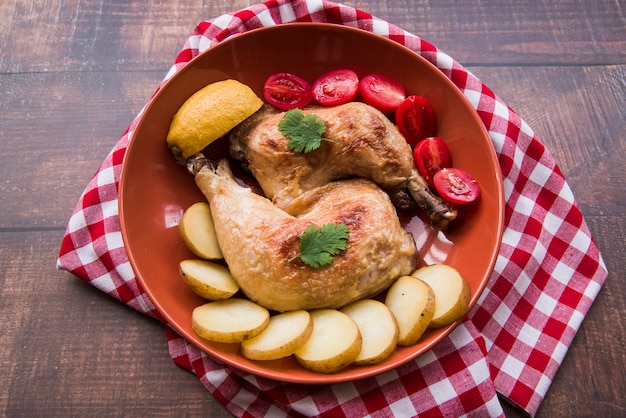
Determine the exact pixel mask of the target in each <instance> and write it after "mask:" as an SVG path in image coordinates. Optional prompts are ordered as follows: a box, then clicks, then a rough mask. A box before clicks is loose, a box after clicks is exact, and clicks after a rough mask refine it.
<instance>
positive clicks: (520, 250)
mask: <svg viewBox="0 0 626 418" xmlns="http://www.w3.org/2000/svg"><path fill="white" fill-rule="evenodd" d="M309 21H314V22H330V23H336V24H343V25H348V26H352V27H358V28H361V29H364V30H367V31H371V32H374V33H376V34H378V35H380V36H383V37H387V38H389V39H392V40H393V41H396V42H398V43H400V44H403V45H405V46H407V47H408V48H410V49H412V50H413V51H415V52H416V53H418V54H420V55H421V56H423V57H424V58H426V59H427V60H429V61H430V62H432V63H433V64H434V65H436V66H437V67H438V68H439V69H440V70H441V71H442V72H443V73H444V74H445V75H446V76H448V77H449V78H450V79H451V80H452V82H453V83H454V84H455V85H456V86H458V88H459V89H460V90H461V91H462V92H463V94H464V95H465V97H467V99H468V100H469V102H470V103H471V104H472V106H474V107H475V108H476V110H477V112H478V114H479V115H480V118H481V120H482V122H483V123H484V124H485V127H486V128H487V130H488V132H489V135H490V138H491V140H492V141H493V145H494V147H495V150H496V153H497V155H498V158H499V162H500V166H501V169H502V174H503V177H504V189H505V198H506V208H505V223H506V228H505V231H504V235H503V238H502V246H501V249H500V254H499V256H498V259H497V262H496V265H495V270H494V272H493V274H492V276H491V278H490V281H489V283H488V285H487V288H486V290H485V292H484V293H483V295H482V296H481V298H480V300H479V301H478V303H477V305H476V306H475V307H474V308H473V310H472V311H471V312H470V314H469V315H468V317H467V318H466V319H465V321H464V322H463V323H462V324H461V325H460V326H458V327H457V328H456V329H455V330H454V331H453V332H452V333H451V334H450V335H449V336H448V337H446V338H445V339H444V340H443V341H442V342H441V343H439V344H438V345H437V346H435V347H434V348H433V349H432V350H430V351H428V352H427V353H426V354H424V355H422V356H420V357H419V358H417V359H416V360H414V361H410V362H409V363H407V364H405V365H403V366H401V367H398V368H397V369H394V370H391V371H388V372H385V373H383V374H380V375H377V376H374V377H371V378H367V379H364V380H359V381H355V382H348V383H340V384H333V385H326V386H324V385H321V386H318V385H315V386H307V385H298V384H293V383H285V382H279V381H273V380H270V379H266V378H261V377H257V376H254V375H250V374H248V373H245V372H242V371H239V370H236V369H233V368H231V367H229V366H226V365H224V364H222V363H220V362H219V361H217V360H215V359H213V358H211V357H210V356H209V355H207V354H205V353H204V352H202V351H200V350H199V349H198V348H196V347H195V346H194V345H192V344H190V343H189V342H187V341H186V340H185V339H184V338H182V337H181V336H180V335H178V334H177V333H176V332H175V331H174V330H173V329H172V328H171V327H169V326H168V325H167V324H165V331H166V334H167V338H168V342H169V351H170V355H171V356H172V358H173V360H174V362H175V363H176V364H177V365H178V366H180V367H182V368H184V369H187V370H189V371H192V372H193V373H195V374H196V375H197V376H198V378H199V379H200V381H201V382H202V384H203V385H204V386H205V387H206V389H207V390H209V391H210V392H211V393H212V394H213V396H215V398H216V399H218V400H219V401H220V402H222V403H223V404H224V405H225V406H226V407H227V408H228V409H229V410H230V411H231V412H232V413H233V414H234V415H236V416H254V417H257V416H258V417H260V416H273V417H274V416H328V417H337V416H350V417H353V416H366V415H371V416H378V417H382V416H394V415H395V416H417V415H419V416H461V415H464V414H466V415H469V416H480V417H483V416H502V415H503V412H502V407H501V404H500V401H499V397H498V396H497V394H500V395H501V396H502V397H504V398H506V399H508V400H509V401H510V402H512V403H513V404H515V405H517V406H518V407H519V408H521V409H523V410H524V411H526V412H527V413H528V414H530V415H534V414H535V413H536V412H537V409H538V408H539V405H540V403H541V401H542V399H543V397H544V396H545V394H546V392H547V390H548V388H549V387H550V383H551V381H552V379H553V377H554V375H555V373H556V372H557V369H558V368H559V365H560V364H561V362H562V360H563V358H564V356H565V354H566V353H567V349H568V347H569V345H570V343H571V342H572V339H573V338H574V335H575V333H576V331H577V330H578V328H579V326H580V324H581V322H582V321H583V319H584V317H585V314H586V313H587V310H588V309H589V307H590V306H591V304H592V303H593V300H594V299H595V297H596V295H597V293H598V292H599V290H600V288H601V286H602V284H603V282H604V280H605V279H606V277H607V274H608V273H607V271H606V267H605V266H604V263H603V261H602V258H601V256H600V254H599V252H598V249H597V247H596V245H595V243H594V241H593V239H592V237H591V235H590V232H589V230H588V228H587V225H586V223H585V221H584V219H583V216H582V214H581V212H580V210H579V208H578V205H577V204H576V201H575V199H574V196H573V195H572V192H571V190H570V188H569V186H568V185H567V183H566V181H565V179H564V178H563V176H562V174H561V172H560V170H559V168H558V167H557V165H556V163H555V161H554V159H553V158H552V156H551V155H550V153H549V152H548V150H547V149H546V148H545V147H544V146H543V145H542V143H541V142H540V140H539V139H538V138H537V137H536V136H535V134H534V133H533V131H532V129H531V128H530V127H529V126H528V125H527V124H526V123H525V122H524V121H523V120H521V119H520V117H519V116H518V115H517V114H516V113H515V112H514V111H513V110H512V109H511V108H509V107H508V106H507V105H506V104H505V103H504V102H503V101H502V100H501V99H500V98H498V97H497V96H496V95H495V94H494V93H493V92H492V91H491V90H490V89H489V88H488V87H487V86H485V85H484V84H483V83H481V82H480V80H478V79H477V78H476V77H475V76H474V75H472V74H471V73H470V72H468V71H467V70H466V69H465V68H463V66H461V65H460V64H459V63H458V62H456V61H455V60H454V59H453V58H451V57H450V56H448V55H446V54H445V53H444V52H442V51H440V50H439V49H437V48H436V47H435V46H434V45H432V44H430V43H428V42H427V41H425V40H423V39H421V38H419V37H418V36H416V35H414V34H411V33H408V32H406V31H404V30H402V29H400V28H398V27H396V26H394V25H392V24H389V23H387V22H385V21H383V20H381V19H379V18H376V17H374V16H372V15H370V14H368V13H366V12H364V11H360V10H356V9H354V8H351V7H348V6H345V5H341V4H337V3H332V2H329V1H323V0H306V1H305V0H291V1H290V0H270V1H267V2H265V3H261V4H256V5H253V6H250V7H248V8H245V9H243V10H240V11H237V12H233V13H228V14H225V15H222V16H219V17H216V18H214V19H211V20H208V21H203V22H201V23H199V24H198V25H197V27H196V28H195V29H194V31H193V33H192V34H191V35H190V36H189V38H188V39H187V41H186V43H185V44H184V48H183V49H182V51H181V52H180V54H179V55H178V57H176V60H175V63H174V65H173V66H172V68H171V70H170V71H169V72H168V74H167V76H166V77H165V79H164V80H163V82H165V81H167V80H168V79H169V78H170V77H171V76H172V75H173V74H174V73H175V72H176V71H178V70H179V69H180V68H181V67H183V66H184V65H185V64H186V63H187V62H189V60H191V59H192V58H193V57H195V56H196V55H198V54H199V53H201V52H202V51H204V50H206V49H207V48H210V47H212V46H213V45H215V44H217V43H219V42H221V41H223V40H224V39H227V38H228V37H230V36H232V35H234V34H237V33H241V32H245V31H248V30H251V29H254V28H259V27H263V26H270V25H277V24H281V23H288V22H309ZM137 118H139V116H138V117H137ZM136 124H137V119H135V120H134V121H133V122H132V123H131V125H130V126H129V128H128V130H127V131H126V132H125V134H124V135H123V136H122V138H121V139H120V140H119V141H118V142H117V144H116V145H115V147H114V148H113V150H112V151H111V153H110V154H109V155H108V156H107V158H106V159H105V161H104V162H103V163H102V166H101V167H100V168H99V170H98V171H97V173H96V174H95V175H94V177H93V178H92V179H91V181H90V182H89V183H88V185H87V187H86V189H85V191H84V193H83V195H82V196H81V197H80V200H79V202H78V204H77V206H76V208H75V210H74V213H73V214H72V216H71V218H70V220H69V223H68V227H67V231H66V234H65V237H64V239H63V242H62V245H61V250H60V255H59V259H58V263H57V265H58V267H59V268H62V269H65V270H68V271H70V272H72V273H73V274H75V275H76V276H78V277H80V278H82V279H84V280H86V281H88V282H89V283H91V284H92V285H93V286H95V287H97V288H98V289H100V290H102V291H104V292H106V293H108V294H110V295H111V296H113V297H115V298H117V299H119V300H120V301H122V302H123V303H125V304H127V305H130V306H132V307H133V308H135V309H137V310H139V311H141V312H143V313H145V314H147V315H150V316H153V317H155V318H157V319H161V318H160V316H159V314H158V312H157V311H156V310H155V308H154V306H153V305H152V303H151V302H150V300H149V299H148V297H147V296H146V294H145V293H144V292H143V290H142V289H141V288H140V286H139V285H138V283H137V281H136V280H135V275H134V273H133V270H132V268H131V266H130V263H129V261H128V258H127V255H126V252H125V250H124V245H123V242H122V237H121V232H120V226H119V218H118V182H119V178H120V172H121V167H122V162H123V160H124V154H125V151H126V147H127V145H128V143H129V141H132V134H133V131H134V129H135V126H136Z"/></svg>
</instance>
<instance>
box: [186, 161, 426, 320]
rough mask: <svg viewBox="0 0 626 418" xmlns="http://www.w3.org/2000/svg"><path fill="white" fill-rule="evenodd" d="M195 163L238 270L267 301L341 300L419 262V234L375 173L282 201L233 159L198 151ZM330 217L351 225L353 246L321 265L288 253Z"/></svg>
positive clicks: (329, 304) (284, 304) (377, 287)
mask: <svg viewBox="0 0 626 418" xmlns="http://www.w3.org/2000/svg"><path fill="white" fill-rule="evenodd" d="M188 169H189V171H190V172H191V173H192V174H194V175H195V180H196V184H197V185H198V187H199V188H200V190H201V191H202V192H203V194H204V195H205V196H206V198H207V200H208V202H209V205H210V207H211V213H212V215H213V219H214V223H215V229H216V233H217V238H218V242H219V244H220V247H221V249H222V252H223V254H224V259H225V261H226V263H227V264H228V266H229V268H230V271H231V274H232V276H233V278H234V279H235V280H236V281H237V283H238V284H239V286H240V288H241V289H242V290H243V292H244V293H245V294H246V295H247V296H248V297H249V298H250V299H251V300H253V301H255V302H257V303H259V304H260V305H263V306H265V307H266V308H268V309H272V310H276V311H288V310H294V309H317V308H339V307H341V306H343V305H345V304H347V303H349V302H351V301H354V300H357V299H361V298H364V297H369V296H373V295H375V294H377V293H379V292H381V291H382V290H384V289H386V288H387V287H388V286H389V285H390V284H391V283H392V282H393V281H394V280H395V279H396V278H397V277H399V276H402V275H407V274H410V273H411V272H412V271H413V270H414V269H415V267H416V263H417V259H416V257H417V255H416V247H415V242H414V240H413V237H412V236H411V235H410V234H409V233H407V232H406V231H405V230H404V229H403V228H402V226H401V225H400V222H399V221H398V217H397V214H396V211H395V207H394V206H393V204H392V203H391V200H390V199H389V197H388V195H387V194H386V193H385V192H383V191H382V190H381V189H380V188H379V187H378V186H376V185H375V184H374V183H372V182H371V181H369V180H365V179H351V180H341V181H334V182H329V183H327V184H325V185H323V186H321V187H318V188H315V189H310V190H308V191H304V192H303V193H301V194H300V195H299V196H298V197H295V198H293V199H290V201H289V202H287V203H285V204H284V205H283V207H282V208H279V207H278V206H276V205H274V204H272V202H271V201H270V200H269V199H266V198H265V197H262V196H260V195H258V194H255V193H254V192H252V191H251V190H250V189H248V188H244V187H242V186H240V185H239V184H238V183H237V181H236V180H235V178H234V177H233V175H232V173H231V170H230V167H229V164H228V162H227V161H226V160H221V161H220V162H219V163H218V164H217V165H214V164H212V163H211V162H209V161H208V160H207V159H206V158H204V157H202V156H199V155H198V156H194V157H192V158H190V160H189V161H188ZM239 208H245V210H240V209H239ZM327 223H343V224H345V225H346V226H347V227H348V229H349V233H350V236H349V240H348V247H347V249H346V250H344V251H342V252H341V253H340V254H339V255H337V256H335V257H334V259H333V263H332V264H331V265H330V266H327V267H322V268H319V269H315V268H311V267H308V266H307V265H305V264H304V263H303V262H302V261H301V260H300V259H299V258H296V259H295V260H293V261H289V260H290V259H291V258H293V257H295V256H297V255H298V254H299V245H300V239H299V237H300V234H302V232H304V230H305V229H306V228H307V227H308V226H310V225H317V226H318V227H319V226H321V225H323V224H327Z"/></svg>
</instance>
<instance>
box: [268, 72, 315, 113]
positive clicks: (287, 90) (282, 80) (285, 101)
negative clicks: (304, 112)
mask: <svg viewBox="0 0 626 418" xmlns="http://www.w3.org/2000/svg"><path fill="white" fill-rule="evenodd" d="M263 96H264V97H265V101H267V102H268V103H269V104H271V105H272V106H275V107H277V108H279V109H282V110H290V109H295V108H297V107H298V108H301V107H304V106H306V105H308V104H309V102H310V101H311V100H312V99H313V94H312V93H311V85H310V84H309V83H308V82H307V81H306V80H304V79H302V78H300V77H298V76H297V75H294V74H290V73H275V74H272V75H270V76H269V77H268V78H267V80H265V84H264V86H263Z"/></svg>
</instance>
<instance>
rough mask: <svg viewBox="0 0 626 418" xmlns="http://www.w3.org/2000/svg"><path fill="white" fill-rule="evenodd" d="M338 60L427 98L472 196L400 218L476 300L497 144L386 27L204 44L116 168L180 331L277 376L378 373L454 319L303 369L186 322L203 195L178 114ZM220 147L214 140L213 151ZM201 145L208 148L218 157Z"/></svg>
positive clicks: (141, 257) (491, 239) (490, 248)
mask: <svg viewBox="0 0 626 418" xmlns="http://www.w3.org/2000/svg"><path fill="white" fill-rule="evenodd" d="M336 68H351V69H353V70H354V71H356V73H357V74H358V75H359V76H361V77H362V76H364V75H367V74H370V73H378V74H385V75H388V76H391V77H393V78H395V79H396V80H398V81H400V82H401V83H402V84H403V85H404V86H405V88H406V90H407V93H408V94H418V95H422V96H425V97H427V98H428V99H429V100H430V101H431V103H432V105H433V108H434V110H435V114H436V116H437V125H438V128H437V136H439V137H441V138H442V139H444V141H445V142H446V143H447V144H448V146H449V148H450V151H451V153H452V156H453V161H454V166H455V167H458V168H462V169H464V170H465V171H468V172H469V173H471V174H472V175H473V176H474V178H476V180H477V181H478V183H479V185H480V188H481V195H480V197H479V199H478V200H477V201H476V202H473V203H471V204H469V205H465V206H464V207H460V211H459V212H460V213H459V217H458V219H457V220H456V221H455V222H454V224H453V225H452V226H451V227H450V228H449V229H448V230H446V231H445V232H441V231H438V230H436V229H434V228H432V227H431V226H429V225H428V224H427V223H425V222H423V221H422V217H421V215H420V214H418V213H409V214H403V215H402V216H401V218H402V221H403V223H404V225H405V227H406V228H407V229H408V230H409V231H411V232H412V233H413V235H414V237H415V240H416V243H417V245H418V248H419V251H420V255H421V257H422V263H424V264H432V263H446V264H449V265H451V266H453V267H455V268H456V269H458V270H459V271H460V273H461V274H462V275H463V276H464V277H465V278H466V279H467V281H468V282H469V285H470V288H471V301H470V304H471V306H473V305H474V304H475V303H476V301H477V300H478V298H479V296H480V294H481V292H482V291H483V289H484V288H485V285H486V284H487V281H488V279H489V277H490V275H491V272H492V270H493V266H494V263H495V260H496V257H497V255H498V250H499V246H500V241H501V235H502V230H503V207H504V199H503V189H502V176H501V173H500V169H499V165H498V160H497V157H496V154H495V151H494V149H493V146H492V144H491V141H490V139H489V136H488V134H487V132H486V130H485V128H484V126H483V125H482V123H481V121H480V119H479V117H478V115H477V114H476V112H475V110H474V109H473V108H472V107H471V105H470V104H469V102H468V101H467V100H466V99H465V97H464V96H463V95H462V94H461V92H460V91H459V89H458V88H457V87H456V86H454V84H453V83H452V82H451V81H450V80H449V79H448V78H446V77H445V76H444V75H443V74H442V73H441V72H440V71H439V70H438V69H437V68H436V67H435V66H433V65H432V64H430V63H429V62H428V61H426V60H425V59H423V58H422V57H420V56H419V55H418V54H416V53H415V52H413V51H411V50H409V49H407V48H405V47H404V46H402V45H400V44H398V43H395V42H393V41H390V40H388V39H386V38H383V37H381V36H378V35H375V34H372V33H370V32H367V31H363V30H359V29H354V28H350V27H345V26H340V25H331V24H323V23H295V24H287V25H279V26H273V27H267V28H262V29H257V30H253V31H249V32H246V33H244V34H241V35H237V36H234V37H232V38H230V39H228V40H226V41H224V42H222V43H220V44H218V45H216V46H214V47H212V48H210V49H209V50H207V51H205V52H204V53H202V54H200V55H199V56H198V57H196V58H194V59H193V60H192V61H191V62H189V63H188V64H187V65H186V66H185V67H184V68H182V69H181V70H180V71H178V72H177V73H176V74H174V75H173V76H172V78H171V79H170V80H168V82H167V83H166V84H165V85H164V86H163V88H162V89H161V90H160V91H159V92H158V93H157V94H156V95H155V97H154V98H153V99H152V100H151V101H150V103H149V104H148V106H147V107H146V108H145V110H144V112H143V114H142V116H141V119H140V121H139V123H138V125H137V128H136V130H135V132H134V134H133V136H132V139H131V141H130V144H129V146H128V149H127V151H126V156H125V159H124V163H123V168H122V174H121V181H120V199H119V202H120V222H121V228H122V236H123V239H124V244H125V248H126V251H127V253H128V257H129V260H130V263H131V265H132V267H133V269H134V271H135V274H136V276H137V280H138V281H139V283H140V285H141V286H142V288H143V289H144V290H145V292H146V293H147V294H148V296H149V298H150V299H151V300H152V302H153V303H154V305H155V306H156V309H157V310H158V311H159V312H160V313H161V314H162V315H163V317H164V318H165V320H166V321H167V322H168V323H169V324H170V325H171V326H172V327H174V328H175V329H176V330H177V331H178V332H179V333H180V334H181V335H182V336H184V337H185V338H186V339H187V340H189V341H191V342H192V343H193V344H195V345H196V346H197V347H199V348H200V349H201V350H203V351H205V352H206V353H208V354H209V355H211V356H212V357H214V358H217V359H219V360H221V361H223V362H224V363H226V364H229V365H231V366H233V367H236V368H239V369H241V370H244V371H247V372H250V373H253V374H256V375H260V376H264V377H268V378H272V379H277V380H282V381H289V382H297V383H336V382H343V381H350V380H355V379H360V378H364V377H368V376H373V375H375V374H378V373H382V372H384V371H387V370H390V369H393V368H396V367H398V366H400V365H402V364H403V363H406V362H407V361H410V360H412V359H414V358H416V357H418V356H419V355H421V354H423V353H424V352H425V351H427V350H429V349H430V348H432V347H433V346H434V345H435V344H437V343H438V342H439V341H441V340H442V339H443V338H444V337H445V336H446V335H447V334H449V333H450V332H451V331H452V329H453V328H454V327H455V326H456V325H458V324H452V325H450V326H448V327H445V328H442V329H437V330H428V331H427V332H426V334H425V335H424V336H423V337H422V338H421V340H420V341H419V342H418V343H417V344H416V345H414V346H411V347H398V348H397V349H396V350H395V352H394V353H393V354H392V355H391V357H389V358H388V359H387V360H385V361H383V362H382V363H379V364H376V365H371V366H349V367H347V368H345V369H343V370H341V371H339V372H337V373H334V374H329V375H325V374H319V373H315V372H310V371H307V370H305V369H303V368H302V367H300V366H299V365H298V364H297V363H296V361H295V360H294V359H293V358H286V359H281V360H275V361H252V360H248V359H246V358H244V357H243V356H242V355H241V354H240V352H239V345H238V344H223V343H214V342H210V341H206V340H204V339H202V338H200V337H198V336H197V335H196V334H195V333H194V331H193V330H192V328H191V312H192V310H193V309H194V308H195V307H196V306H198V305H200V304H202V303H204V302H205V301H203V300H202V299H201V298H199V297H198V296H196V295H195V294H194V293H193V292H192V291H191V290H190V289H189V288H188V287H187V285H186V284H185V283H184V282H183V280H182V278H181V277H180V276H179V272H178V263H179V262H180V261H181V260H183V259H187V258H193V257H194V256H193V254H191V253H190V252H189V250H188V249H187V248H186V247H185V244H184V243H183V242H182V240H181V238H180V237H179V234H178V222H179V220H180V217H181V215H182V213H183V211H184V210H185V209H186V208H187V207H189V206H190V205H191V204H193V203H195V202H198V201H204V197H203V195H202V194H201V192H200V191H199V190H198V189H197V187H196V185H195V182H194V179H193V177H192V176H191V175H190V174H188V173H187V172H186V170H185V168H184V167H182V166H181V165H179V164H177V163H176V161H175V159H174V157H173V155H172V153H171V152H170V150H169V149H168V147H167V144H166V141H165V138H166V135H167V132H168V129H169V126H170V122H171V120H172V117H173V115H174V114H175V113H176V111H177V110H178V108H179V107H180V106H181V105H182V104H183V103H184V102H185V100H186V99H187V98H189V97H190V96H191V95H192V94H193V93H194V92H196V91H198V90H199V89H201V88H202V87H204V86H206V85H207V84H209V83H212V82H215V81H219V80H223V79H227V78H234V79H237V80H239V81H241V82H243V83H245V84H247V85H249V86H250V87H251V88H252V89H253V90H254V91H255V92H256V93H257V94H258V95H259V97H262V87H263V82H264V81H265V79H266V78H267V77H268V76H269V75H270V74H272V73H275V72H279V71H287V72H291V73H294V74H297V75H299V76H301V77H303V78H304V79H306V80H308V81H309V82H312V81H313V80H314V79H315V78H316V77H317V76H318V75H321V74H322V73H324V72H326V71H328V70H331V69H336ZM219 141H222V139H220V140H219ZM219 148H220V146H219V144H217V146H216V147H212V148H211V149H216V150H218V149H219ZM222 148H224V149H226V146H223V147H222ZM207 152H209V154H208V156H209V157H212V156H213V157H217V155H211V152H212V151H210V150H209V151H207ZM213 152H216V153H218V152H220V151H213Z"/></svg>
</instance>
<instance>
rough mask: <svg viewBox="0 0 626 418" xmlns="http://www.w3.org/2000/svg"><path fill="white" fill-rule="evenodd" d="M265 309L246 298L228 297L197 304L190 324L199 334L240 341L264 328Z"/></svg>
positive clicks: (266, 320) (211, 338)
mask: <svg viewBox="0 0 626 418" xmlns="http://www.w3.org/2000/svg"><path fill="white" fill-rule="evenodd" d="M269 320H270V314H269V312H268V310H267V309H265V308H264V307H262V306H261V305H257V304H256V303H254V302H251V301H249V300H247V299H240V298H230V299H224V300H218V301H215V302H208V303H205V304H204V305H200V306H198V307H197V308H195V309H194V310H193V312H192V313H191V327H192V329H193V330H194V331H195V332H196V334H198V335H199V336H200V337H202V338H204V339H207V340H210V341H217V342H221V343H240V342H242V341H243V340H245V339H247V338H252V337H254V336H255V335H258V334H260V333H261V331H263V330H264V329H265V328H266V327H267V324H268V323H269Z"/></svg>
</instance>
